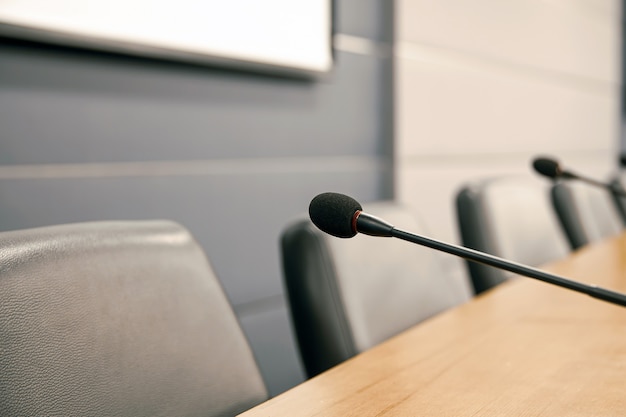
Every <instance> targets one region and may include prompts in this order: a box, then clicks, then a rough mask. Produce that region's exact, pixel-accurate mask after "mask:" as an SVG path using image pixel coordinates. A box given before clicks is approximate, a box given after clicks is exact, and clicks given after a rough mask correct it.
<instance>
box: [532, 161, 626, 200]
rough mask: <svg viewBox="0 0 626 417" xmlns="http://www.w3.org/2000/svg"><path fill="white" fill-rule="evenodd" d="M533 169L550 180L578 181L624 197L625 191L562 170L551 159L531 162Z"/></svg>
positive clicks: (625, 195) (559, 165)
mask: <svg viewBox="0 0 626 417" xmlns="http://www.w3.org/2000/svg"><path fill="white" fill-rule="evenodd" d="M533 168H534V169H535V171H537V172H538V173H539V174H541V175H543V176H545V177H548V178H551V179H553V180H558V179H566V180H579V181H583V182H586V183H588V184H591V185H594V186H596V187H602V188H605V189H607V190H609V191H610V192H612V193H613V194H615V195H618V196H620V197H626V191H624V190H622V189H621V188H619V187H618V186H614V185H611V184H608V183H605V182H601V181H597V180H594V179H592V178H587V177H583V176H582V175H579V174H576V173H573V172H571V171H567V170H565V169H563V167H562V166H561V164H560V163H558V162H557V161H556V160H554V159H551V158H545V157H544V158H535V160H534V161H533Z"/></svg>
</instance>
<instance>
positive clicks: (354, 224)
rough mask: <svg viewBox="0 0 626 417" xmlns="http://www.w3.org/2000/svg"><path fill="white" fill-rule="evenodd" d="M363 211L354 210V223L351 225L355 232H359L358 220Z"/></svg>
mask: <svg viewBox="0 0 626 417" xmlns="http://www.w3.org/2000/svg"><path fill="white" fill-rule="evenodd" d="M361 213H363V212H362V211H361V210H357V211H355V212H354V216H352V223H351V224H350V225H351V226H352V231H353V232H354V233H358V231H357V230H356V221H357V220H358V219H359V216H360V215H361Z"/></svg>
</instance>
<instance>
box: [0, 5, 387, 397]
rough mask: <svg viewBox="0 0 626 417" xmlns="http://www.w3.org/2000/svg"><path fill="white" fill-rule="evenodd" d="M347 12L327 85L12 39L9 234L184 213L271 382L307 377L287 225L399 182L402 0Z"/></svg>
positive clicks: (2, 89)
mask: <svg viewBox="0 0 626 417" xmlns="http://www.w3.org/2000/svg"><path fill="white" fill-rule="evenodd" d="M381 3H382V4H381ZM336 11H337V17H336V32H337V33H339V34H341V35H350V36H348V37H347V38H348V40H352V45H353V46H350V45H351V44H350V42H348V43H345V42H344V46H343V47H340V48H339V50H337V51H336V66H335V70H334V72H333V73H332V74H330V75H329V76H328V77H324V78H323V79H320V80H317V81H303V80H295V79H287V78H280V77H271V76H264V75H259V74H253V73H246V72H238V71H233V70H225V69H218V68H206V67H194V66H188V65H182V64H176V63H167V62H159V61H150V60H143V59H140V58H133V57H124V56H117V55H107V54H99V53H93V52H86V51H76V50H69V49H63V48H53V47H46V46H43V45H37V44H28V43H21V42H16V41H11V40H7V39H3V40H0V139H1V140H0V230H10V229H18V228H27V227H35V226H42V225H49V224H56V223H66V222H78V221H87V220H106V219H151V218H167V219H172V220H175V221H178V222H180V223H181V224H183V225H185V226H186V227H187V228H188V229H189V230H190V231H191V232H192V233H193V234H194V235H195V236H196V238H197V239H198V241H199V242H200V244H201V245H202V246H203V247H204V249H205V251H206V253H207V255H208V257H209V259H210V262H211V263H212V264H213V266H214V268H215V270H216V272H217V274H218V276H219V277H220V279H221V281H222V283H223V286H224V288H225V290H226V292H227V294H228V296H229V299H230V301H231V302H232V305H233V307H234V309H235V311H236V313H237V315H238V317H239V319H240V322H241V324H242V326H243V328H244V331H245V333H246V335H247V336H248V338H249V341H250V343H251V345H252V347H253V350H254V353H255V355H256V357H257V360H258V363H259V365H260V367H261V370H262V372H263V375H264V377H265V379H266V382H267V384H268V387H269V389H270V392H271V394H277V393H279V392H282V391H283V390H285V389H287V388H289V387H291V386H293V385H295V384H297V383H299V382H301V381H302V380H303V378H304V377H303V375H304V374H303V371H302V367H301V364H300V358H299V355H298V351H297V347H296V345H295V342H294V338H293V334H292V331H291V327H290V326H291V324H290V321H289V313H288V306H287V305H286V301H285V298H284V295H283V286H282V276H281V267H280V254H279V252H278V241H279V235H280V231H281V229H282V228H283V227H284V226H285V224H286V223H287V222H288V221H289V220H290V219H291V218H293V217H294V216H296V215H299V214H301V213H304V212H305V211H306V209H307V207H308V203H309V201H310V199H311V198H312V197H313V196H314V195H316V194H317V193H319V192H323V191H330V190H333V191H339V192H345V193H348V194H350V195H353V196H354V197H356V198H357V199H360V200H362V201H364V202H366V201H370V200H375V199H379V198H386V197H390V196H391V192H392V169H391V155H392V149H391V141H392V133H393V132H392V123H393V120H392V108H391V106H392V101H393V100H392V60H391V57H390V56H389V55H388V54H386V53H385V51H386V50H388V48H386V46H388V45H389V44H390V42H391V40H392V31H393V30H392V29H393V28H392V15H393V11H392V8H391V2H377V1H374V0H368V1H357V0H341V1H338V2H337V4H336ZM344 38H345V36H344ZM344 40H345V39H344ZM355 42H356V43H355ZM346 45H347V46H346ZM354 45H356V47H354ZM359 45H360V47H359ZM363 46H365V47H363ZM0 250H1V249H0Z"/></svg>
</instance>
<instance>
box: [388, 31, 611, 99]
mask: <svg viewBox="0 0 626 417" xmlns="http://www.w3.org/2000/svg"><path fill="white" fill-rule="evenodd" d="M393 54H394V57H395V58H396V59H406V60H408V61H412V62H418V63H421V64H424V65H432V66H439V67H443V68H448V69H453V70H461V71H474V72H482V73H485V72H492V73H497V74H500V75H506V76H511V77H523V78H531V79H534V80H537V81H540V82H544V83H546V82H547V83H551V84H561V85H565V86H568V87H570V88H571V87H573V88H579V89H586V90H592V91H594V92H601V93H605V94H614V93H615V91H617V90H618V89H619V87H620V85H619V82H617V81H616V82H612V81H609V80H602V79H598V78H591V77H585V76H583V75H578V74H574V73H569V72H565V71H558V70H551V69H548V68H540V67H534V66H531V65H525V64H523V63H519V62H513V61H509V60H506V59H504V58H498V57H494V56H487V55H481V54H477V53H472V52H466V51H460V50H455V49H452V48H447V47H441V46H434V45H427V44H421V43H415V42H398V43H397V44H396V45H395V49H394V53H393Z"/></svg>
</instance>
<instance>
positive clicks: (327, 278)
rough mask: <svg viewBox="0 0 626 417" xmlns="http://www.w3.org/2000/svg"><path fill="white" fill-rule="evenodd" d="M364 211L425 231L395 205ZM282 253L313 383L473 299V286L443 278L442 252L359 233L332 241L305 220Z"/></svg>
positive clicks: (288, 230)
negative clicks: (324, 373) (328, 371)
mask: <svg viewBox="0 0 626 417" xmlns="http://www.w3.org/2000/svg"><path fill="white" fill-rule="evenodd" d="M364 209H365V211H367V212H368V213H371V214H374V215H377V216H379V217H381V218H383V219H385V220H387V221H390V222H391V223H393V224H395V225H397V226H398V227H400V228H402V229H404V230H408V231H412V232H416V233H420V232H422V231H423V230H424V227H423V226H422V225H421V224H420V223H419V222H418V220H417V219H416V217H415V215H414V214H413V213H411V212H410V211H409V210H408V209H407V208H405V207H403V206H401V205H399V204H397V203H394V202H382V201H381V202H376V203H371V204H369V205H364ZM281 249H282V262H283V272H284V282H285V286H286V289H287V295H288V300H289V304H290V308H291V316H292V322H293V325H294V328H295V333H296V336H297V340H298V345H299V348H300V352H301V355H302V360H303V362H304V366H305V369H306V372H307V375H308V377H312V376H314V375H316V374H318V373H320V372H322V371H324V370H326V369H328V368H330V367H332V366H334V365H336V364H338V363H340V362H342V361H344V360H346V359H348V358H350V357H352V356H354V355H355V354H357V353H359V352H362V351H364V350H366V349H369V348H370V347H372V346H374V345H376V344H378V343H380V342H382V341H384V340H386V339H387V338H389V337H391V336H393V335H395V334H397V333H399V332H401V331H403V330H405V329H407V328H409V327H411V326H412V325H414V324H416V323H418V322H420V321H422V320H425V319H427V318H428V317H431V316H433V315H435V314H437V313H439V312H441V311H444V310H446V309H447V308H450V307H452V306H455V305H458V304H461V303H463V302H464V301H466V300H468V299H469V298H470V296H471V290H470V289H469V284H467V283H464V282H461V281H459V280H456V281H455V280H454V279H453V278H451V277H449V276H446V274H445V273H444V271H443V269H442V266H441V263H440V261H441V259H440V256H442V255H441V254H440V253H438V252H436V251H434V250H432V249H428V248H424V247H420V246H417V245H413V244H410V243H408V242H403V241H399V240H395V239H388V238H379V237H372V236H366V235H360V234H358V235H357V236H355V237H354V238H352V239H340V238H335V237H332V236H330V235H327V234H326V233H323V232H321V231H320V230H319V229H317V228H316V227H315V226H314V225H313V223H312V222H311V221H310V220H309V219H308V218H302V219H298V220H296V221H293V222H292V223H290V224H288V225H287V226H286V227H285V229H284V230H283V232H282V235H281ZM443 256H445V255H443ZM416 348H418V347H416Z"/></svg>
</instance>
